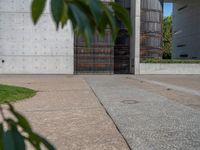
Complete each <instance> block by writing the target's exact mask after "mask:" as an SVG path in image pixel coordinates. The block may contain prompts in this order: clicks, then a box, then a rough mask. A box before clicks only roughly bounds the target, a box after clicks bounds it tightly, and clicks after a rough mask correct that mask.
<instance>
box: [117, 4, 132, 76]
mask: <svg viewBox="0 0 200 150" xmlns="http://www.w3.org/2000/svg"><path fill="white" fill-rule="evenodd" d="M115 2H116V3H119V4H121V5H122V6H124V7H125V8H126V9H127V10H128V11H129V13H130V7H131V4H130V2H131V1H130V0H116V1H115ZM119 24H120V30H119V34H118V36H117V39H116V42H115V47H114V70H115V73H116V74H127V73H130V38H129V35H128V32H127V29H126V28H125V26H124V25H123V24H122V23H120V22H119Z"/></svg>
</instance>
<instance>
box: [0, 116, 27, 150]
mask: <svg viewBox="0 0 200 150" xmlns="http://www.w3.org/2000/svg"><path fill="white" fill-rule="evenodd" d="M6 122H7V123H8V125H9V126H10V129H9V130H7V131H6V132H5V133H4V135H3V144H4V146H3V147H4V150H26V145H25V139H24V137H23V136H22V135H21V134H20V132H19V131H18V130H17V124H16V123H15V122H14V121H13V120H12V119H7V120H6Z"/></svg>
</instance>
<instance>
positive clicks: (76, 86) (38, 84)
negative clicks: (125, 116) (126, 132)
mask: <svg viewBox="0 0 200 150" xmlns="http://www.w3.org/2000/svg"><path fill="white" fill-rule="evenodd" d="M0 84H10V85H18V86H24V87H29V88H32V89H34V90H37V91H38V93H37V95H36V96H35V97H33V98H31V99H28V100H23V101H20V102H17V103H16V104H15V106H16V108H17V110H19V111H20V112H21V113H23V114H24V115H25V116H27V117H28V119H29V120H30V122H31V124H32V126H33V129H34V130H35V131H36V132H38V133H40V134H42V135H43V136H45V137H46V138H47V139H49V140H50V141H51V142H52V143H53V144H54V145H55V146H56V147H57V149H58V150H128V149H129V147H128V145H127V144H126V141H125V140H124V138H123V137H122V135H121V134H120V133H119V131H118V129H117V128H116V126H115V124H114V123H113V121H112V119H111V118H110V117H109V116H108V115H107V113H106V111H105V109H104V108H103V106H102V105H101V104H100V103H99V101H98V99H97V97H96V96H95V94H94V93H93V91H92V90H91V89H90V87H89V86H88V84H87V83H86V82H85V81H84V80H83V79H82V78H79V77H77V76H64V75H63V76H61V75H58V76H56V75H32V76H31V75H1V76H0ZM28 149H30V150H32V148H31V147H29V148H28Z"/></svg>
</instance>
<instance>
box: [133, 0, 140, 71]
mask: <svg viewBox="0 0 200 150" xmlns="http://www.w3.org/2000/svg"><path fill="white" fill-rule="evenodd" d="M140 13H141V1H140V0H131V21H132V28H133V34H132V36H131V39H130V72H131V73H132V74H139V73H140V22H141V20H140V17H141V14H140Z"/></svg>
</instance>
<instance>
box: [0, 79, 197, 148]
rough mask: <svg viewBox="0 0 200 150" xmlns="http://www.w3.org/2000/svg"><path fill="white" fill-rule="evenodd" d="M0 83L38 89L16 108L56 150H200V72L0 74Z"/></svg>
mask: <svg viewBox="0 0 200 150" xmlns="http://www.w3.org/2000/svg"><path fill="white" fill-rule="evenodd" d="M0 83H5V84H15V85H20V86H25V87H30V88H33V89H35V90H37V91H38V94H37V96H35V97H33V98H32V99H30V100H25V101H21V102H18V103H17V104H16V107H17V109H18V110H20V111H21V112H23V113H24V114H25V115H26V116H27V117H28V118H29V119H30V121H31V123H32V125H33V128H34V129H35V130H36V131H38V132H39V133H42V134H43V135H44V136H46V137H47V138H48V139H49V140H50V141H51V142H53V143H54V144H55V145H56V147H57V148H58V150H68V149H69V150H98V149H99V150H128V149H129V147H131V149H133V150H200V96H199V93H200V92H198V91H199V90H200V76H192V77H191V76H168V75H167V76H139V77H138V76H131V75H130V76H126V75H125V76H58V75H56V76H48V75H45V76H37V75H36V76H0ZM110 117H111V118H112V119H111V118H110ZM113 121H114V122H113ZM116 126H117V128H116ZM123 137H124V138H125V140H124V138H123ZM127 143H128V145H127Z"/></svg>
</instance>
